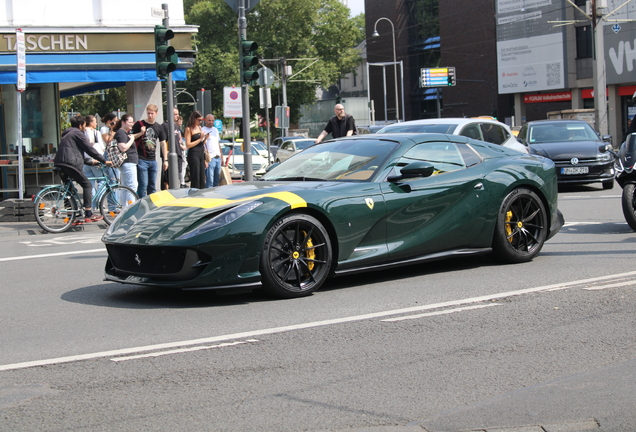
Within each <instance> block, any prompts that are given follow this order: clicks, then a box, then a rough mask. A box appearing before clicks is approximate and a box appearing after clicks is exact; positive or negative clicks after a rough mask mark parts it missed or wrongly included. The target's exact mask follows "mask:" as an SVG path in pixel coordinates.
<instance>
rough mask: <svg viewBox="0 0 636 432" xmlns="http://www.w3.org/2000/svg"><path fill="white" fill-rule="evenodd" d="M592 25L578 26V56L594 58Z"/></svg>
mask: <svg viewBox="0 0 636 432" xmlns="http://www.w3.org/2000/svg"><path fill="white" fill-rule="evenodd" d="M593 54H594V53H593V50H592V27H591V26H589V25H588V26H583V27H577V28H576V58H577V59H584V58H592V56H593Z"/></svg>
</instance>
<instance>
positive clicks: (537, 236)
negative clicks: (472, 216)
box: [492, 188, 548, 263]
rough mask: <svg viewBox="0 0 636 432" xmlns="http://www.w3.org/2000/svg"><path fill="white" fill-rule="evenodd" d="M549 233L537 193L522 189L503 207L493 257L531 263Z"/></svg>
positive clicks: (500, 211) (513, 192)
mask: <svg viewBox="0 0 636 432" xmlns="http://www.w3.org/2000/svg"><path fill="white" fill-rule="evenodd" d="M547 233H548V219H547V216H546V211H545V207H544V205H543V202H542V201H541V199H540V198H539V197H538V196H537V194H536V193H534V192H533V191H531V190H529V189H525V188H519V189H515V190H513V191H512V192H510V193H509V194H508V195H507V196H506V198H505V199H504V200H503V203H502V204H501V208H500V210H499V214H498V215H497V225H496V228H495V235H494V238H493V242H492V248H493V253H494V256H495V257H496V258H497V259H498V260H500V261H502V262H505V263H522V262H528V261H531V260H532V259H533V258H534V257H535V256H536V255H537V254H538V253H539V252H540V251H541V248H542V247H543V243H544V242H545V239H546V236H547Z"/></svg>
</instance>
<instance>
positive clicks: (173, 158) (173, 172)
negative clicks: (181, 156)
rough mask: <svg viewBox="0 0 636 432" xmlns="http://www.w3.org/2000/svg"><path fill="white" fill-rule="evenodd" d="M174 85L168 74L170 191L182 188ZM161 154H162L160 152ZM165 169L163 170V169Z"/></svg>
mask: <svg viewBox="0 0 636 432" xmlns="http://www.w3.org/2000/svg"><path fill="white" fill-rule="evenodd" d="M161 9H163V26H164V27H165V28H170V17H169V15H168V4H167V3H163V4H162V5H161ZM173 87H174V84H173V82H172V73H170V72H168V74H167V76H166V109H167V111H168V112H167V113H166V114H167V115H168V129H169V131H168V175H169V177H168V184H169V185H170V189H178V188H179V186H180V182H179V173H178V167H179V162H178V160H177V147H176V143H175V142H174V88H173ZM160 153H161V152H160ZM162 166H163V164H162ZM162 169H163V168H162Z"/></svg>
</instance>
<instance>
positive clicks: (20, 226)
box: [0, 221, 108, 238]
mask: <svg viewBox="0 0 636 432" xmlns="http://www.w3.org/2000/svg"><path fill="white" fill-rule="evenodd" d="M107 228H108V225H106V223H105V222H103V221H101V222H92V223H86V224H82V225H77V226H72V227H71V228H69V230H68V231H65V232H64V233H59V234H53V233H50V232H47V231H44V230H43V229H42V228H40V226H39V225H38V223H37V222H0V238H3V237H10V236H34V235H49V236H57V235H62V234H65V233H82V232H96V233H97V232H100V233H104V232H105V231H106V229H107Z"/></svg>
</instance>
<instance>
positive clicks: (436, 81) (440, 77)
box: [421, 67, 455, 87]
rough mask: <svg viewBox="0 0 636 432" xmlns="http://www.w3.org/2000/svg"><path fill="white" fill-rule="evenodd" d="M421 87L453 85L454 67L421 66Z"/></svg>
mask: <svg viewBox="0 0 636 432" xmlns="http://www.w3.org/2000/svg"><path fill="white" fill-rule="evenodd" d="M421 82H422V87H448V86H454V85H455V68H454V67H441V68H422V78H421Z"/></svg>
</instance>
